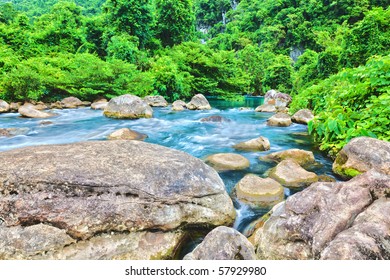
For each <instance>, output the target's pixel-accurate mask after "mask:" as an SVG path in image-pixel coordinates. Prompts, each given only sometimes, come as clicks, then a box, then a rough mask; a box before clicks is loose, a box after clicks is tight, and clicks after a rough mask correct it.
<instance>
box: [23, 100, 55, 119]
mask: <svg viewBox="0 0 390 280" xmlns="http://www.w3.org/2000/svg"><path fill="white" fill-rule="evenodd" d="M18 112H19V114H21V115H22V117H25V118H38V119H39V118H42V119H44V118H50V117H52V116H53V114H50V113H47V112H43V111H39V110H37V109H35V106H34V105H32V104H29V103H26V104H24V105H23V106H21V107H20V108H19V110H18Z"/></svg>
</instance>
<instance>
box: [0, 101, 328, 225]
mask: <svg viewBox="0 0 390 280" xmlns="http://www.w3.org/2000/svg"><path fill="white" fill-rule="evenodd" d="M261 102H262V98H248V99H246V100H243V101H241V102H227V101H211V102H210V103H211V105H212V106H213V109H212V110H210V111H188V110H187V111H183V112H172V111H171V109H170V107H167V108H154V117H153V118H152V119H139V120H115V119H109V118H106V117H104V116H103V114H102V111H94V110H91V109H90V108H82V109H69V110H52V111H53V112H54V113H56V114H57V115H56V116H55V117H53V118H50V119H47V120H44V121H42V119H25V118H20V117H19V114H17V113H10V114H0V128H11V127H13V128H26V129H28V132H27V134H25V135H20V136H15V137H11V138H6V137H0V151H5V150H11V149H16V148H19V147H25V146H32V145H42V144H63V143H72V142H80V141H91V140H105V138H106V137H107V135H108V134H110V133H111V132H113V131H115V130H118V129H120V128H124V127H127V128H130V129H132V130H136V131H138V132H141V133H145V134H147V135H148V138H147V139H146V142H150V143H155V144H159V145H163V146H166V147H170V148H174V149H177V150H181V151H184V152H187V153H189V154H191V155H193V156H195V157H197V158H201V159H204V158H205V157H206V156H208V155H210V154H215V153H224V152H234V153H239V154H241V155H243V156H245V157H246V158H248V159H249V160H250V162H251V166H250V168H249V169H248V170H245V171H234V172H222V173H220V176H221V178H222V179H223V181H224V182H225V186H226V190H227V191H228V193H231V190H232V189H233V187H234V185H235V184H236V183H237V182H238V181H239V180H240V179H241V178H242V177H243V176H244V175H245V174H247V173H254V174H257V175H259V176H263V177H264V176H265V172H266V171H267V170H268V169H269V168H271V167H273V166H275V164H272V163H264V162H261V161H260V160H259V159H258V158H259V156H261V155H265V154H267V153H271V152H276V151H281V150H286V149H292V148H298V149H304V150H311V151H313V152H314V154H315V157H316V160H317V161H318V162H319V163H320V165H319V166H317V167H316V169H315V170H314V172H316V173H317V174H318V175H322V174H326V175H329V176H334V175H333V173H332V169H331V166H332V162H331V160H330V159H329V158H327V157H326V156H325V155H324V154H322V153H321V152H319V151H318V150H317V149H316V147H315V145H314V143H313V141H312V139H311V137H310V136H309V135H308V134H307V127H306V126H305V125H300V124H293V125H291V126H290V127H269V126H267V125H266V121H267V119H268V118H269V117H270V116H271V114H270V113H257V112H255V111H254V108H255V107H256V106H258V105H259V104H261ZM240 107H245V108H240ZM211 115H219V116H223V117H225V118H228V119H230V120H231V121H230V122H221V123H206V122H200V119H202V118H204V117H208V116H211ZM46 121H50V122H51V123H42V122H46ZM259 136H264V137H267V138H268V139H269V141H270V143H271V150H270V151H267V152H241V151H240V152H238V151H235V150H234V149H233V148H232V146H233V145H234V144H236V143H239V142H242V141H246V140H250V139H253V138H257V137H259ZM291 194H292V192H291V191H290V190H289V189H287V188H286V189H285V195H286V197H287V196H289V195H291ZM234 204H235V208H236V210H237V219H236V222H235V225H234V227H235V228H236V229H238V230H239V231H241V232H244V231H245V230H246V228H247V227H248V225H249V224H250V223H251V222H252V221H253V220H255V219H257V218H259V217H261V215H263V214H264V213H266V212H267V211H268V210H269V209H252V208H250V207H248V206H247V205H244V204H242V203H240V202H239V201H234Z"/></svg>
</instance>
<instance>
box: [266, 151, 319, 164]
mask: <svg viewBox="0 0 390 280" xmlns="http://www.w3.org/2000/svg"><path fill="white" fill-rule="evenodd" d="M285 159H293V160H294V161H296V162H297V163H298V164H299V165H301V166H302V167H310V166H312V165H315V164H317V163H316V160H315V158H314V154H313V152H311V151H305V150H300V149H289V150H285V151H280V152H275V153H271V154H268V155H265V156H261V157H260V160H262V161H267V162H277V163H279V162H281V161H283V160H285Z"/></svg>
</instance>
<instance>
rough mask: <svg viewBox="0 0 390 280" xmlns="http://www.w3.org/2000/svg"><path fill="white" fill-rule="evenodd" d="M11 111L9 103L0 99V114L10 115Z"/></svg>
mask: <svg viewBox="0 0 390 280" xmlns="http://www.w3.org/2000/svg"><path fill="white" fill-rule="evenodd" d="M9 111H10V106H9V104H8V103H7V102H5V101H4V100H1V99H0V114H1V113H8V112H9Z"/></svg>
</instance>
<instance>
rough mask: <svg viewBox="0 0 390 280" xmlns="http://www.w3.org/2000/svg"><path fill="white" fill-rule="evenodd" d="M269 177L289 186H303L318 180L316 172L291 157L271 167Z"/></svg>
mask: <svg viewBox="0 0 390 280" xmlns="http://www.w3.org/2000/svg"><path fill="white" fill-rule="evenodd" d="M269 177H271V178H273V179H275V180H276V181H278V182H279V183H281V184H282V185H283V186H285V187H287V188H303V187H307V186H309V185H311V184H312V183H314V182H317V181H318V176H317V175H316V174H315V173H313V172H308V171H306V170H305V169H303V168H302V167H301V166H300V165H299V164H298V163H297V162H296V161H294V160H291V159H286V160H283V161H282V162H280V163H279V164H278V165H277V166H276V167H275V168H273V169H271V171H270V172H269Z"/></svg>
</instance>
